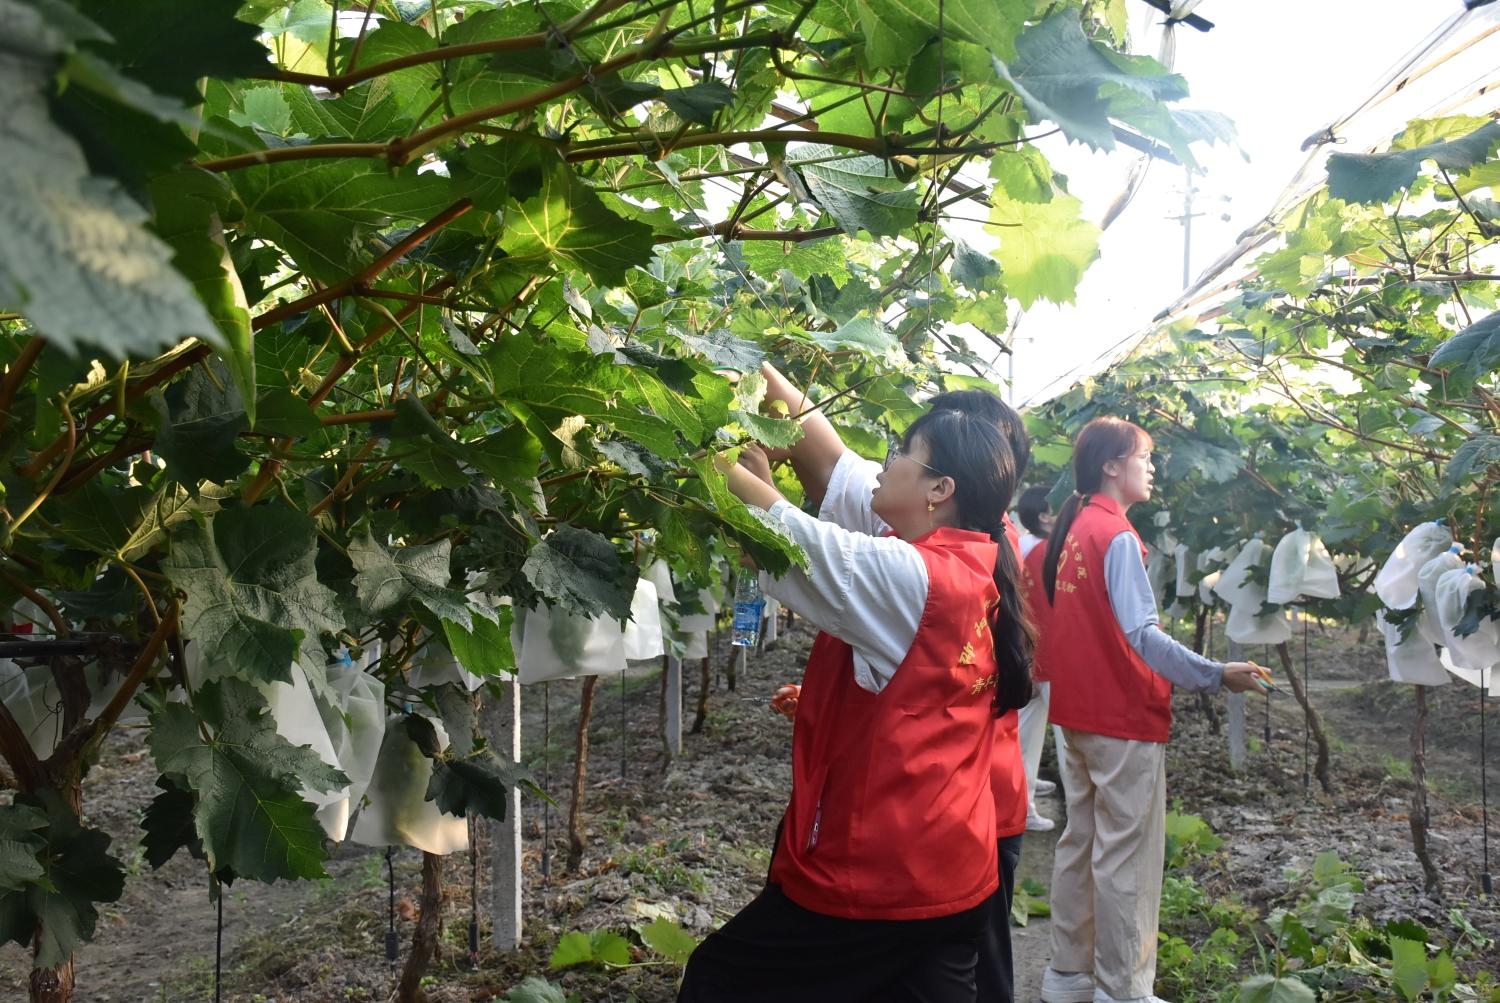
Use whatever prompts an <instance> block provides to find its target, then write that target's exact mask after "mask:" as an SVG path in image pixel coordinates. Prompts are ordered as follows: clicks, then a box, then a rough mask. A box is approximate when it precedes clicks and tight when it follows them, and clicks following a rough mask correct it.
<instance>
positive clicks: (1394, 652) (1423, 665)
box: [1375, 610, 1448, 686]
mask: <svg viewBox="0 0 1500 1003" xmlns="http://www.w3.org/2000/svg"><path fill="white" fill-rule="evenodd" d="M1375 625H1376V626H1377V627H1379V628H1380V636H1381V637H1383V638H1384V639H1385V667H1386V671H1387V672H1388V673H1390V677H1391V681H1392V682H1397V683H1413V684H1415V685H1418V686H1442V685H1444V684H1446V683H1447V682H1448V672H1447V670H1445V669H1444V668H1443V663H1442V661H1441V660H1440V659H1439V657H1438V649H1437V648H1436V647H1434V646H1433V644H1432V642H1431V641H1428V640H1427V639H1426V638H1425V637H1423V636H1422V634H1421V632H1420V631H1417V630H1410V631H1408V632H1407V634H1406V640H1404V641H1403V640H1401V631H1400V629H1399V628H1398V627H1396V625H1395V624H1392V623H1388V622H1387V621H1386V619H1385V611H1384V610H1380V611H1378V612H1376V614H1375Z"/></svg>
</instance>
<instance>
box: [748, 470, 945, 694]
mask: <svg viewBox="0 0 1500 1003" xmlns="http://www.w3.org/2000/svg"><path fill="white" fill-rule="evenodd" d="M879 473H880V464H878V463H874V462H872V461H870V460H865V459H862V458H861V457H860V456H859V455H858V454H857V453H855V452H853V451H846V452H845V453H844V455H843V456H841V457H839V461H838V463H837V465H835V466H834V468H833V473H832V475H831V476H830V477H829V479H828V491H827V493H826V494H824V496H823V506H822V508H821V509H820V510H819V513H818V515H819V518H817V519H814V518H813V517H812V516H810V515H808V514H807V513H806V512H803V511H801V510H800V509H798V508H796V507H795V506H794V505H792V504H791V503H790V502H787V501H779V502H777V503H776V504H775V505H773V506H771V516H772V518H774V519H776V520H777V521H779V522H780V523H781V525H782V527H783V528H784V529H785V530H786V533H787V535H788V536H790V537H791V538H792V539H793V540H796V541H797V543H798V545H800V546H801V547H802V550H803V552H804V553H806V554H807V570H806V571H805V572H804V571H802V570H800V569H797V568H793V569H792V570H791V571H789V572H787V574H785V575H783V576H781V577H779V578H772V577H771V576H769V575H767V574H765V573H762V574H761V576H760V581H761V588H762V589H764V590H765V592H766V593H767V594H768V595H771V596H773V597H775V598H776V599H777V600H779V601H780V602H781V603H782V604H784V605H785V606H787V607H788V608H789V609H791V610H794V611H795V612H796V613H797V614H798V615H799V616H804V617H806V618H807V619H808V621H809V622H811V623H812V624H813V626H815V627H817V628H818V629H819V630H825V631H827V632H828V633H829V634H832V635H833V636H834V637H836V638H838V639H839V640H841V641H843V642H845V643H847V644H848V645H849V646H850V647H852V648H853V649H854V681H855V682H856V683H857V684H858V685H859V687H860V688H861V689H864V690H868V691H869V692H871V693H879V692H880V691H881V690H882V689H884V688H885V686H886V684H887V683H889V682H890V681H891V677H892V676H894V675H895V674H896V668H897V666H899V665H900V664H901V663H902V662H903V661H904V660H905V659H906V653H907V652H908V651H909V650H911V645H912V641H914V640H916V637H917V625H918V623H920V621H921V619H922V610H923V609H924V608H926V606H927V565H926V564H925V563H924V562H923V560H922V555H921V554H919V553H918V552H917V548H916V547H913V546H912V545H911V544H910V543H908V542H906V541H905V540H902V539H900V538H899V537H894V536H886V535H885V534H886V533H888V532H889V531H890V527H889V526H887V525H886V524H885V522H884V521H883V520H882V519H881V518H880V517H879V516H877V515H876V514H875V512H874V510H873V509H872V508H871V506H870V499H871V496H872V495H873V494H874V493H875V486H876V482H875V477H876V475H877V474H879Z"/></svg>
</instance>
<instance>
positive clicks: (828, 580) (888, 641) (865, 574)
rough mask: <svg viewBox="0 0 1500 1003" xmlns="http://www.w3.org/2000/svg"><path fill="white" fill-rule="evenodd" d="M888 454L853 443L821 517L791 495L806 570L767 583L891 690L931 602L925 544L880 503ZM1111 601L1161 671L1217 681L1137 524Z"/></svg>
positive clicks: (1210, 683)
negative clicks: (902, 532) (1161, 597)
mask: <svg viewBox="0 0 1500 1003" xmlns="http://www.w3.org/2000/svg"><path fill="white" fill-rule="evenodd" d="M879 473H880V464H878V463H875V462H873V461H871V460H865V459H862V458H861V457H860V456H859V455H858V454H857V453H855V452H853V451H852V450H848V451H845V453H844V454H843V455H842V456H841V457H839V460H838V463H837V464H836V465H835V466H834V468H833V472H832V474H831V475H830V476H829V479H828V490H827V493H825V494H824V496H823V505H822V507H821V508H820V509H819V512H818V518H817V519H814V518H813V517H812V516H810V515H808V514H807V513H805V512H803V511H801V510H800V509H798V508H797V507H796V506H794V505H792V504H791V503H790V502H787V501H784V500H783V501H778V502H777V503H776V504H775V505H773V506H771V512H770V514H771V516H772V518H774V519H776V520H777V521H779V522H780V523H781V525H782V527H783V529H785V531H786V533H787V535H788V536H790V537H791V538H792V539H793V540H795V541H796V542H797V544H798V545H799V546H801V547H802V549H803V551H804V552H805V553H806V555H807V570H806V571H803V570H801V569H798V568H793V569H791V570H790V571H788V572H787V574H785V575H783V576H781V577H779V578H773V577H771V576H770V575H767V574H765V573H764V572H762V573H761V576H760V581H761V588H762V589H763V590H764V591H765V592H766V594H767V595H770V596H773V597H774V598H776V599H777V600H778V601H780V602H781V603H782V604H784V605H785V606H787V607H788V608H789V609H791V610H793V611H795V612H796V613H797V614H798V615H799V616H803V617H806V618H807V620H808V621H809V622H810V623H812V625H813V626H815V627H817V628H818V629H819V630H825V631H827V632H828V633H829V634H831V635H833V636H834V637H836V638H838V639H839V640H841V641H843V642H845V643H846V644H848V645H849V646H850V647H851V648H853V649H854V681H855V683H857V684H858V685H859V687H860V688H861V689H864V690H868V691H869V692H871V693H879V692H880V691H881V690H883V689H884V688H885V686H886V684H887V683H889V682H890V681H891V678H892V677H893V676H894V675H895V674H896V669H897V667H899V666H900V664H901V663H902V662H903V661H904V660H905V659H906V653H907V652H908V651H909V650H911V645H912V641H914V640H915V639H916V636H917V625H918V624H919V623H920V622H921V619H922V610H923V609H924V608H926V606H927V588H928V583H927V565H926V564H925V563H924V562H923V560H922V556H921V555H920V554H919V553H918V552H917V548H916V547H914V546H912V545H911V544H910V543H908V542H906V541H905V540H902V539H900V538H898V537H894V536H886V535H885V534H886V533H888V532H889V531H890V527H889V526H888V525H886V523H885V521H884V520H882V519H881V518H880V517H879V516H878V515H876V514H875V511H874V509H873V508H872V507H871V497H872V496H873V495H874V493H875V487H876V480H875V478H876V476H877V475H878V474H879ZM1104 577H1105V584H1106V586H1107V588H1108V589H1109V596H1110V606H1111V607H1112V608H1113V610H1114V614H1115V620H1116V621H1117V622H1118V623H1119V625H1120V629H1121V630H1122V631H1123V632H1124V634H1125V639H1126V640H1127V641H1129V642H1130V646H1131V647H1132V648H1134V649H1135V651H1136V653H1137V654H1138V655H1140V656H1141V658H1142V659H1143V660H1145V662H1146V664H1147V665H1149V666H1150V667H1151V669H1152V671H1154V672H1156V673H1157V674H1158V675H1160V676H1161V677H1163V678H1164V679H1166V680H1167V681H1168V682H1170V683H1172V684H1173V685H1175V686H1180V687H1182V688H1183V689H1187V690H1214V689H1218V687H1219V684H1220V680H1221V679H1222V678H1223V675H1224V666H1223V664H1222V663H1220V662H1216V661H1213V660H1212V659H1209V658H1204V657H1203V656H1202V655H1197V654H1194V653H1193V651H1192V650H1191V649H1189V648H1187V647H1186V646H1184V645H1182V644H1180V643H1179V642H1177V641H1176V640H1174V639H1173V638H1171V637H1169V636H1168V635H1167V634H1166V633H1165V632H1164V631H1162V630H1161V628H1160V626H1159V625H1160V617H1159V616H1158V614H1157V610H1156V598H1155V596H1154V594H1153V593H1152V591H1151V582H1150V579H1148V578H1147V577H1146V566H1145V564H1144V563H1143V562H1142V560H1141V552H1140V547H1139V545H1138V544H1137V543H1136V542H1135V537H1134V536H1133V535H1132V534H1131V533H1128V532H1124V533H1121V534H1120V535H1119V536H1116V537H1115V538H1114V540H1112V541H1110V545H1109V549H1108V551H1106V553H1105V560H1104Z"/></svg>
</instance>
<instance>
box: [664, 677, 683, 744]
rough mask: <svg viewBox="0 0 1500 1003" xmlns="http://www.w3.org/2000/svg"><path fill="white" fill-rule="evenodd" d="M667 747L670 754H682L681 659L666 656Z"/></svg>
mask: <svg viewBox="0 0 1500 1003" xmlns="http://www.w3.org/2000/svg"><path fill="white" fill-rule="evenodd" d="M666 672H667V719H666V723H665V728H666V739H667V748H668V749H670V750H671V752H672V755H674V756H680V755H682V659H680V658H678V657H676V656H675V655H668V656H667V669H666Z"/></svg>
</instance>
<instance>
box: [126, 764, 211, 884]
mask: <svg viewBox="0 0 1500 1003" xmlns="http://www.w3.org/2000/svg"><path fill="white" fill-rule="evenodd" d="M156 786H157V787H159V788H161V793H160V794H158V795H156V797H154V798H152V799H151V803H150V804H149V805H147V806H146V812H145V814H144V815H143V816H142V817H141V829H142V835H141V848H142V849H143V850H144V851H145V853H146V863H148V864H150V865H151V869H152V870H157V869H159V868H160V867H161V866H162V865H163V864H165V863H166V862H167V861H169V860H171V859H172V858H173V857H174V856H176V854H177V851H178V850H180V849H182V848H183V847H187V849H188V852H189V853H191V854H192V855H193V856H194V857H196V858H198V859H200V860H201V859H203V840H201V839H199V838H198V828H197V824H196V822H195V820H194V818H193V806H194V800H193V792H192V791H190V790H188V789H187V788H185V787H180V786H178V785H177V783H176V782H175V781H174V780H172V778H170V777H167V776H165V775H164V776H161V777H158V778H157V780H156Z"/></svg>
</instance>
